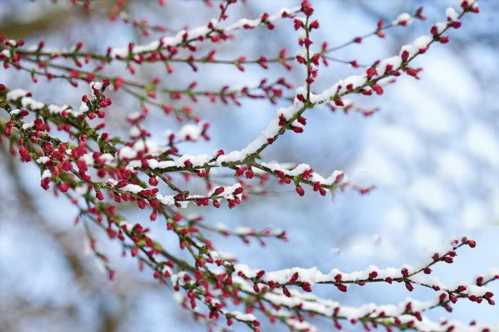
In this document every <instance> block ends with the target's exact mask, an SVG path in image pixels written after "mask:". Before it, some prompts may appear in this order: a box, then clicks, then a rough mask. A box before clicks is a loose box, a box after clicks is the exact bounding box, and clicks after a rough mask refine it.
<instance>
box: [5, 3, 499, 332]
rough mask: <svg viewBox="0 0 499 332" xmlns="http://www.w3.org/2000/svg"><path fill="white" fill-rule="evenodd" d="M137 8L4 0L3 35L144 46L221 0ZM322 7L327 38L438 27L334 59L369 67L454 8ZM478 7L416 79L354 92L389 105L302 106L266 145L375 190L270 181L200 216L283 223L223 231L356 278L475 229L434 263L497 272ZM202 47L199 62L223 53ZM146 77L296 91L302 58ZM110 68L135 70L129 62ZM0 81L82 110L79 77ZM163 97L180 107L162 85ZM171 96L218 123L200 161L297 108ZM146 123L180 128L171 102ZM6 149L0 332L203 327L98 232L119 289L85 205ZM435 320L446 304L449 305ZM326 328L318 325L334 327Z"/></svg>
mask: <svg viewBox="0 0 499 332" xmlns="http://www.w3.org/2000/svg"><path fill="white" fill-rule="evenodd" d="M125 3H126V4H125V6H124V7H123V12H122V13H121V14H120V15H118V17H117V18H116V19H115V20H114V21H112V20H110V19H109V15H110V14H111V15H116V8H115V7H113V4H114V1H103V0H102V1H94V4H95V8H96V9H95V10H93V11H91V12H87V11H85V10H83V9H82V8H81V7H80V6H71V5H67V4H66V3H65V2H64V1H58V2H55V3H54V2H52V1H43V0H40V1H18V0H0V33H2V34H4V35H6V36H7V37H10V38H22V39H24V40H25V41H26V44H27V45H36V44H37V43H38V41H39V40H40V39H43V40H45V42H46V44H47V46H49V47H53V48H64V47H66V46H68V45H74V44H75V43H76V42H77V41H83V42H84V43H85V45H86V48H87V49H88V50H96V51H99V52H105V50H106V48H107V47H108V46H112V47H126V45H127V44H128V42H129V41H135V42H136V43H137V44H141V43H146V42H148V41H150V40H153V39H154V38H157V37H158V36H160V35H163V34H166V35H168V34H171V33H172V32H171V31H176V30H179V29H182V28H184V27H186V26H188V27H196V26H198V25H203V24H205V22H207V20H208V19H210V18H211V17H213V16H214V15H215V14H217V13H218V11H217V9H216V4H217V2H216V1H214V4H215V6H214V7H211V8H210V7H208V6H206V5H204V4H203V2H202V1H198V0H184V1H182V0H167V1H166V6H164V7H160V6H159V5H158V2H157V1H152V0H151V1H128V2H126V1H125ZM312 3H313V4H314V6H315V8H316V17H317V18H318V19H319V21H320V24H321V28H320V30H319V31H318V32H317V33H315V34H314V40H315V41H317V42H321V41H328V42H329V44H330V45H332V46H334V45H340V44H342V43H343V42H346V41H349V40H351V39H352V38H353V37H355V36H358V35H363V34H365V33H368V32H371V31H373V29H374V28H375V26H376V22H377V20H378V19H380V18H382V19H384V20H385V21H386V22H391V21H392V20H393V19H394V18H396V17H397V16H398V15H399V14H400V13H402V12H409V13H413V12H414V11H415V9H416V8H417V7H419V6H424V8H425V15H426V16H427V17H428V19H427V20H426V21H415V22H413V24H411V25H410V26H409V27H406V28H396V29H390V30H388V31H386V37H385V38H383V39H380V38H378V37H373V38H370V39H366V40H365V41H364V42H363V43H362V44H354V45H352V46H351V47H348V48H345V49H342V50H340V51H338V52H335V53H333V55H334V56H336V57H338V58H341V59H346V60H354V59H355V60H357V61H358V62H359V63H360V64H370V63H372V62H373V61H375V60H376V59H382V58H385V57H388V56H391V55H394V54H397V53H398V50H399V48H400V46H402V45H404V44H406V43H408V42H411V41H412V40H413V39H414V38H415V37H417V36H419V35H421V34H423V33H427V31H428V30H429V28H430V27H431V24H432V23H433V22H437V21H441V20H443V19H445V9H446V8H447V7H448V6H449V5H454V6H455V5H456V3H457V1H452V0H449V1H447V0H436V1H434V0H431V1H430V0H428V1H423V0H420V1H404V0H378V1H368V0H364V1H361V0H351V1H341V0H312ZM298 4H299V1H297V0H296V1H285V0H275V1H263V0H262V1H258V0H247V1H245V2H241V3H240V4H238V5H235V6H232V7H231V8H230V10H229V15H230V19H229V20H230V21H234V20H236V19H238V18H242V17H258V15H259V14H260V13H261V12H263V11H267V12H271V13H273V12H275V11H277V10H279V9H281V8H283V7H287V8H290V7H293V6H296V5H298ZM480 7H481V13H480V15H467V17H466V18H465V19H464V22H463V27H462V28H461V29H460V30H457V31H456V30H453V31H451V34H450V40H451V42H450V43H449V44H448V45H436V46H435V47H434V48H432V49H431V50H430V52H428V53H427V54H426V55H424V56H423V57H421V58H420V59H418V60H417V61H416V64H417V66H421V67H423V68H424V71H423V72H422V74H421V80H419V81H418V80H414V79H412V78H409V77H401V78H400V79H399V81H398V82H397V84H395V85H390V86H387V87H386V88H385V95H383V96H382V97H371V98H357V99H355V101H356V102H358V103H359V105H362V106H363V107H365V108H368V109H370V108H378V109H379V111H378V112H376V113H374V114H373V115H372V116H370V117H365V116H363V115H362V114H360V113H358V112H351V113H349V114H344V113H343V112H341V111H336V112H332V111H331V110H330V109H329V108H327V107H320V108H317V109H314V110H313V111H310V112H309V113H308V116H307V120H308V124H307V126H306V128H305V129H306V130H305V132H304V133H303V134H300V135H291V134H288V135H285V136H284V137H283V138H282V139H281V140H280V141H279V143H278V144H276V145H275V146H273V147H272V148H270V149H269V150H268V151H266V153H265V155H264V157H265V159H266V160H278V161H280V162H297V163H299V162H306V163H309V164H310V165H312V166H313V167H314V170H317V171H319V172H320V173H324V174H327V173H330V172H331V171H333V170H334V169H341V170H344V171H345V172H346V174H348V176H349V177H350V178H351V179H352V180H353V181H355V182H356V183H359V184H362V185H375V186H376V189H375V190H374V191H372V192H371V193H370V194H369V195H359V194H358V193H356V192H354V191H346V192H343V193H338V194H336V195H335V196H334V197H333V198H331V197H330V196H328V197H327V198H321V197H319V196H318V195H316V194H315V193H312V192H311V191H307V194H306V195H305V197H304V198H302V199H300V198H298V196H297V195H296V193H295V192H294V189H293V188H292V187H289V186H279V185H276V184H275V183H272V182H271V184H270V187H269V188H268V189H269V193H268V194H267V195H265V196H255V197H252V198H251V199H250V200H248V201H247V202H246V203H245V204H242V205H241V206H239V207H238V208H236V209H231V210H229V209H228V208H225V207H224V208H221V209H216V210H215V209H208V210H198V209H196V208H192V211H189V213H192V214H201V215H203V217H204V218H205V222H206V223H210V224H213V225H215V224H217V223H224V224H225V225H228V226H230V227H237V226H250V227H253V228H256V229H262V228H265V227H273V228H281V229H285V230H286V231H287V232H288V236H289V241H288V242H278V241H269V242H268V243H267V245H266V246H265V247H261V246H259V245H258V243H252V245H250V246H247V245H244V244H242V243H241V241H239V240H238V239H230V238H220V237H218V238H217V237H214V238H213V239H214V241H215V243H216V244H217V246H218V247H217V248H218V249H219V250H221V251H223V252H230V253H232V254H234V255H235V256H236V257H238V258H239V259H240V261H241V262H244V263H245V264H248V265H250V266H253V267H255V268H257V267H261V268H267V269H280V268H286V267H290V266H302V267H312V266H318V267H319V268H321V269H322V270H324V271H329V270H330V269H331V268H333V267H334V268H339V269H342V270H345V271H352V270H355V269H363V268H365V267H367V266H369V265H371V264H372V265H378V266H380V267H389V266H400V265H401V264H404V263H408V264H414V265H415V264H417V263H418V262H419V261H421V260H424V259H425V258H426V257H427V254H428V250H429V249H431V248H435V247H438V246H441V245H445V244H447V243H448V242H449V240H451V239H452V238H454V237H455V236H462V235H469V236H471V237H473V238H475V239H476V240H477V241H478V247H477V248H476V249H475V250H465V251H462V252H461V253H460V255H459V257H458V259H457V260H456V263H455V264H453V265H452V266H440V267H439V268H437V269H436V275H438V276H439V277H440V278H441V279H442V280H444V281H446V282H456V281H459V280H466V281H471V280H472V278H473V276H474V275H476V274H479V273H480V272H487V271H488V270H489V269H491V268H495V267H499V244H498V243H499V242H498V239H499V228H498V225H499V104H498V103H497V92H498V91H499V75H498V73H499V62H498V60H497V59H498V56H499V53H498V52H499V38H498V36H499V23H498V22H497V15H498V14H499V2H497V1H494V0H484V1H481V3H480ZM124 15H127V16H124ZM124 17H128V18H134V19H137V20H141V19H144V18H147V20H148V23H149V24H150V25H162V26H165V27H167V28H168V29H171V30H167V32H164V33H159V34H158V33H156V34H152V35H150V36H144V35H143V34H142V33H141V30H140V29H139V28H137V27H134V26H133V25H132V24H129V23H128V24H127V23H125V22H124V20H123V18H124ZM296 39H297V36H296V33H295V32H294V31H293V29H292V24H291V22H288V21H283V22H279V23H278V24H277V27H276V29H275V31H272V32H269V31H263V29H255V30H253V31H251V32H243V33H236V39H235V40H234V41H230V42H227V43H224V44H222V45H221V46H220V47H219V48H218V52H217V54H218V55H219V56H220V58H229V59H233V58H237V57H239V56H241V55H244V56H246V57H247V58H257V57H258V56H260V55H266V56H268V57H272V56H275V55H277V53H278V51H279V50H280V49H281V48H287V49H288V50H289V52H290V54H294V53H293V52H295V51H296V50H297V47H296ZM203 45H204V44H203ZM204 47H205V48H201V50H200V53H201V54H206V53H207V52H208V51H209V50H210V49H211V46H210V47H207V48H206V46H204ZM140 67H141V68H140ZM136 69H137V74H136V79H139V80H142V81H145V82H146V81H150V80H151V79H153V78H154V77H160V78H161V85H163V86H166V87H186V86H187V85H189V84H190V83H191V82H192V81H193V80H196V81H198V84H199V87H200V88H206V89H220V88H221V87H222V86H223V85H229V86H231V87H235V86H240V85H243V84H244V85H252V84H258V82H259V81H260V80H261V79H262V78H264V77H267V78H269V80H272V79H276V78H278V77H281V76H284V77H286V79H287V80H288V81H289V82H291V83H292V84H293V85H295V86H300V85H302V83H301V82H302V81H303V71H302V69H301V68H299V67H298V66H295V67H294V70H292V71H290V72H288V71H286V70H284V69H283V68H282V67H281V66H272V67H270V69H269V70H263V69H262V68H260V67H259V66H253V67H247V68H246V71H245V72H243V73H241V72H240V71H238V70H237V69H236V68H235V67H233V66H223V65H210V66H200V68H199V70H198V72H196V73H194V72H193V71H192V70H191V68H190V67H189V66H187V65H185V64H178V65H175V72H174V73H173V74H171V75H167V74H166V73H165V70H164V69H163V66H162V65H159V66H155V65H146V66H137V68H136ZM359 70H360V71H362V69H359ZM356 71H357V69H355V68H352V67H351V66H349V65H345V64H341V63H335V62H332V63H331V64H330V66H329V67H321V70H320V77H319V80H318V82H317V84H316V85H315V88H314V89H315V91H317V92H319V91H321V90H322V89H324V88H327V87H328V86H330V85H332V84H333V83H334V82H336V81H337V80H338V79H341V78H343V77H345V76H347V75H351V74H352V73H354V72H356ZM106 73H107V74H112V75H117V74H120V75H125V76H126V75H129V74H127V72H126V71H125V70H124V68H123V66H120V65H117V66H116V67H110V68H109V69H108V71H107V72H106ZM0 82H2V83H5V84H6V85H7V86H9V87H19V88H25V89H28V90H30V91H32V92H33V94H34V96H35V97H36V98H37V99H39V100H43V101H45V102H55V103H57V104H63V103H67V104H70V105H74V106H77V105H79V100H80V98H81V95H82V94H84V93H87V91H88V86H86V85H85V84H80V85H79V87H77V88H74V87H71V86H70V85H69V84H68V83H67V82H65V81H58V80H54V81H52V82H50V83H49V84H48V83H47V82H46V81H45V80H44V79H43V78H41V79H40V82H39V83H38V84H33V83H32V82H31V77H30V75H29V74H27V73H25V72H21V71H15V70H13V69H9V70H5V69H0ZM285 93H287V94H289V95H291V94H292V93H293V91H292V90H291V91H285ZM112 98H113V107H112V111H111V112H109V113H110V116H109V117H108V121H109V124H108V125H109V126H110V128H111V130H112V131H113V132H115V133H126V132H127V123H126V121H125V118H126V116H125V115H126V114H129V113H133V112H136V111H137V110H139V108H140V105H139V103H138V101H137V100H136V99H135V98H133V97H130V96H129V95H127V94H123V93H116V94H114V95H112ZM158 98H159V99H160V100H162V99H165V100H168V96H167V95H166V96H165V95H160V96H158ZM169 102H172V103H174V105H176V106H178V107H183V106H190V107H192V108H193V110H194V111H195V112H197V113H199V114H200V115H201V116H202V117H203V118H204V119H206V120H208V121H209V122H210V123H211V128H210V134H211V140H210V141H209V142H204V143H199V144H192V145H185V146H183V148H184V150H183V152H193V153H197V152H206V151H215V150H216V149H218V148H223V149H224V150H225V151H230V150H232V149H239V148H241V147H243V146H244V145H245V144H246V143H247V142H249V141H250V140H251V139H252V138H253V137H254V136H255V135H257V134H258V133H259V132H260V130H262V129H263V128H264V127H265V125H266V123H267V122H268V120H269V119H271V118H272V117H273V116H274V114H275V110H276V108H277V107H278V106H280V104H282V105H286V102H285V101H279V102H278V105H272V104H270V103H268V102H261V101H249V100H245V101H244V102H243V104H242V105H241V106H235V105H223V104H221V103H215V104H213V103H210V102H208V101H206V100H201V99H200V100H199V101H198V102H197V103H195V104H193V103H191V102H189V101H188V100H180V101H169ZM2 116H3V115H2ZM147 126H148V129H149V130H151V131H152V133H153V138H154V139H157V140H158V141H161V140H163V141H164V137H165V136H164V133H165V131H166V130H167V129H172V130H175V129H178V128H179V124H178V123H177V122H176V121H175V120H172V119H171V118H170V119H168V118H166V117H165V116H164V115H163V114H162V113H161V112H152V113H151V116H150V118H149V120H148V122H147ZM0 151H1V153H0V172H1V173H0V174H2V175H1V176H0V195H1V197H2V199H1V200H0V331H41V330H45V331H69V330H71V331H100V332H113V331H197V330H199V331H202V330H205V329H206V327H205V326H204V325H202V324H197V323H195V322H193V321H192V320H191V317H190V315H189V314H188V313H187V312H184V311H183V310H182V309H181V308H180V307H178V305H177V303H176V301H175V300H174V299H173V297H172V296H171V292H170V290H169V289H168V288H165V287H161V286H159V285H158V284H157V283H155V282H154V280H153V279H152V278H151V277H150V273H146V272H143V273H141V272H139V271H138V270H137V266H136V262H135V261H134V260H133V259H130V258H129V257H124V258H123V257H121V251H120V247H119V245H118V244H117V243H114V242H112V241H108V240H107V239H106V238H105V237H102V236H99V234H96V236H97V247H98V248H99V250H101V251H103V252H106V253H109V257H110V264H111V265H112V266H113V268H115V269H116V270H117V277H116V280H115V281H113V282H109V281H108V280H107V275H106V274H105V273H104V272H103V269H102V267H101V266H100V263H99V262H98V261H96V259H95V257H94V256H93V255H91V254H89V250H88V248H87V247H88V244H87V243H86V237H85V235H84V229H83V227H81V225H77V226H74V218H75V216H76V213H77V212H76V210H75V209H74V208H73V207H72V206H71V205H70V204H69V203H68V202H66V201H65V200H64V199H63V198H60V199H59V198H56V197H53V195H51V194H49V193H46V192H44V191H43V190H42V189H41V188H40V186H39V172H38V170H37V169H35V168H34V167H32V166H30V165H27V164H22V165H21V164H20V163H18V161H17V160H13V159H12V158H11V157H10V156H9V154H8V153H7V147H6V145H5V144H2V145H1V150H0ZM122 213H124V214H125V215H126V216H127V218H129V220H131V221H133V222H143V223H147V224H148V221H147V216H146V215H143V214H141V213H140V212H139V211H135V210H132V209H129V210H126V209H124V210H123V211H122ZM161 234H164V232H163V233H161ZM162 236H163V237H162V238H161V237H160V239H161V240H162V242H164V243H165V245H166V246H167V247H168V248H170V247H171V248H170V249H171V250H172V251H173V252H178V251H179V250H178V249H177V244H176V242H175V241H173V237H172V238H169V237H168V236H165V235H162ZM170 240H171V241H170ZM170 242H171V243H170ZM494 287H495V290H496V291H499V288H498V287H497V286H494ZM319 288H320V287H319ZM320 292H321V294H322V295H323V296H325V297H328V298H332V299H335V300H338V301H340V302H341V303H345V304H350V305H358V304H362V303H367V302H374V303H379V304H390V303H397V302H399V301H401V300H403V299H405V298H406V297H407V296H408V294H407V292H405V290H404V289H403V286H392V287H385V286H383V285H379V286H370V287H365V288H361V287H357V288H355V287H354V288H352V290H351V291H349V292H348V294H346V295H345V294H341V293H339V292H338V291H337V290H336V289H332V288H329V287H324V289H320ZM410 295H411V297H415V298H418V299H421V300H425V299H426V300H428V299H430V298H431V297H432V296H433V293H431V292H427V291H424V290H423V291H422V290H417V291H415V292H414V293H412V294H410ZM431 317H433V318H435V319H438V318H440V317H449V314H448V313H446V312H445V311H444V310H442V309H437V310H435V311H434V312H432V313H431ZM452 317H454V318H456V319H459V320H461V321H464V322H468V321H470V320H472V319H477V320H479V321H481V322H484V323H497V322H498V320H499V311H498V309H497V308H495V307H492V306H489V305H487V304H481V305H468V304H467V303H465V302H462V303H459V304H458V305H457V307H456V310H455V312H454V314H453V315H452ZM235 329H236V330H238V329H243V327H241V326H236V327H235ZM329 329H331V327H330V326H329V325H324V330H329ZM268 330H269V331H273V330H278V327H270V328H269V329H268ZM347 330H355V327H347Z"/></svg>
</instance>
